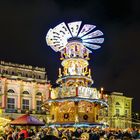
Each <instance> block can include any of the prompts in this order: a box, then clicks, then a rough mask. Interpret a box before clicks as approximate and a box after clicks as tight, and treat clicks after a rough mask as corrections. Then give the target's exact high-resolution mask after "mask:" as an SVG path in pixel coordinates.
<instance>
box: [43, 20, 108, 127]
mask: <svg viewBox="0 0 140 140" xmlns="http://www.w3.org/2000/svg"><path fill="white" fill-rule="evenodd" d="M81 24H82V22H81V21H77V22H71V23H68V24H65V23H64V22H63V23H61V24H59V25H57V26H56V27H55V28H53V29H50V30H49V31H48V33H47V36H46V41H47V44H48V46H50V47H51V48H52V49H53V50H54V51H55V52H60V53H61V58H60V60H62V63H61V64H62V68H59V76H58V77H59V78H58V79H57V81H56V83H57V84H59V85H60V86H59V87H56V88H52V89H50V94H49V99H48V100H47V101H46V102H45V103H44V105H43V106H44V107H45V109H46V110H47V111H48V112H49V117H48V123H49V124H50V125H60V126H74V125H81V126H84V125H96V124H99V122H100V120H99V117H98V116H99V112H100V110H101V108H104V107H107V103H106V98H107V96H106V95H103V94H102V93H101V92H99V91H97V89H96V88H91V85H92V84H93V80H92V78H91V70H90V69H89V68H88V65H89V63H88V60H89V53H91V52H92V51H91V50H92V49H93V50H96V49H99V48H100V47H101V46H100V44H101V43H103V41H104V38H102V37H101V36H103V33H102V32H101V31H100V30H95V28H96V26H95V25H90V24H85V25H83V26H81Z"/></svg>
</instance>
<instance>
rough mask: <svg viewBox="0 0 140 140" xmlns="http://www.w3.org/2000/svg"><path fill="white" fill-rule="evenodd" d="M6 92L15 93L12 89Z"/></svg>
mask: <svg viewBox="0 0 140 140" xmlns="http://www.w3.org/2000/svg"><path fill="white" fill-rule="evenodd" d="M7 92H8V93H15V91H14V90H13V89H9V90H8V91H7Z"/></svg>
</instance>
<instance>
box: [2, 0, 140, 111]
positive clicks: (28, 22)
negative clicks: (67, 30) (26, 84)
mask: <svg viewBox="0 0 140 140" xmlns="http://www.w3.org/2000/svg"><path fill="white" fill-rule="evenodd" d="M78 20H82V21H83V23H84V24H85V23H89V24H95V25H96V26H97V29H100V30H101V31H103V33H104V38H105V42H104V44H103V45H102V48H101V49H99V50H96V51H94V52H93V54H92V55H91V60H90V66H89V67H90V68H92V74H93V79H94V81H95V83H94V85H93V86H95V87H97V88H100V87H104V88H105V90H107V91H118V92H123V93H124V94H125V95H126V96H130V97H133V98H134V99H133V104H134V111H138V112H140V111H139V100H140V92H139V84H140V74H139V73H140V62H139V60H140V54H139V53H140V45H139V40H140V8H139V0H107V1H106V0H69V1H68V0H40V1H39V0H24V1H19V0H9V1H8V0H1V1H0V59H1V60H4V61H8V62H13V63H20V64H26V65H33V66H40V67H45V68H46V69H47V74H48V79H49V80H51V83H53V84H54V83H55V80H56V79H57V73H58V67H60V60H59V56H60V54H59V53H55V52H54V51H53V50H52V49H51V48H50V47H48V46H47V44H46V41H45V36H46V33H47V31H48V30H49V28H51V27H52V28H53V27H55V26H56V25H57V24H59V23H61V22H63V21H65V22H72V21H78Z"/></svg>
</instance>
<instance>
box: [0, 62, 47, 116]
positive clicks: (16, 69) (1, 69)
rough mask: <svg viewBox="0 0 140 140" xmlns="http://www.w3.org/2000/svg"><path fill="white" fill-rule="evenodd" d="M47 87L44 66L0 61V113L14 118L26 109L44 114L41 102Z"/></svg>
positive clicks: (45, 96) (40, 114) (44, 98)
mask: <svg viewBox="0 0 140 140" xmlns="http://www.w3.org/2000/svg"><path fill="white" fill-rule="evenodd" d="M49 87H50V84H49V82H48V81H47V76H46V71H45V68H39V67H33V66H26V65H20V64H13V63H7V62H4V61H0V108H1V113H0V115H1V116H4V117H6V116H9V117H12V118H15V117H17V116H18V115H21V114H23V113H26V112H27V111H28V112H29V113H31V114H36V115H38V116H45V113H44V112H43V111H42V109H41V104H42V102H43V101H44V100H46V99H47V98H48V91H49Z"/></svg>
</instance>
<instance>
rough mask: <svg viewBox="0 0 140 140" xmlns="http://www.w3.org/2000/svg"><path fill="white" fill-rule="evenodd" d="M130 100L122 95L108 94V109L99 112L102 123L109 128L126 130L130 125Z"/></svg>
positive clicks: (117, 93) (116, 93)
mask: <svg viewBox="0 0 140 140" xmlns="http://www.w3.org/2000/svg"><path fill="white" fill-rule="evenodd" d="M131 114H132V98H130V97H126V96H124V95H123V93H119V92H111V93H108V109H107V110H104V112H101V115H100V117H101V118H102V121H103V122H106V124H108V125H109V127H111V128H128V127H131V125H132V116H131Z"/></svg>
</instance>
